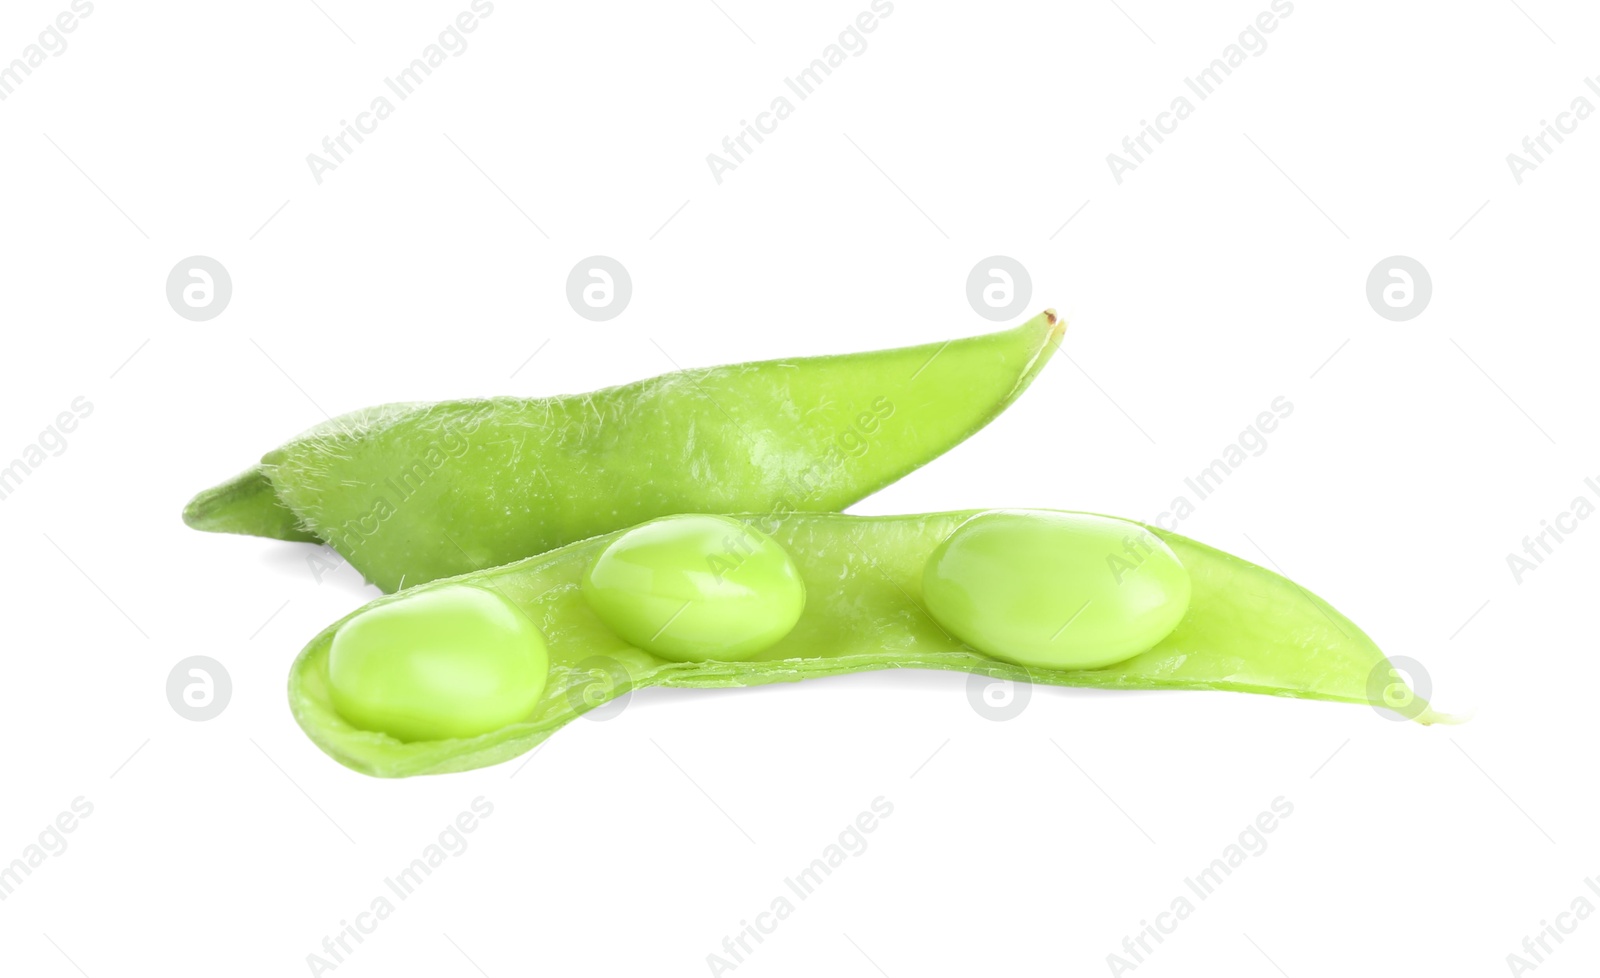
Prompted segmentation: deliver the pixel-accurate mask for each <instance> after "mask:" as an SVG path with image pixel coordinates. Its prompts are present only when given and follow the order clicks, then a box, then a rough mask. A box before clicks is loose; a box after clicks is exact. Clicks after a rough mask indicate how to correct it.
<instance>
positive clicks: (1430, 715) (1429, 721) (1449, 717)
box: [1411, 706, 1478, 727]
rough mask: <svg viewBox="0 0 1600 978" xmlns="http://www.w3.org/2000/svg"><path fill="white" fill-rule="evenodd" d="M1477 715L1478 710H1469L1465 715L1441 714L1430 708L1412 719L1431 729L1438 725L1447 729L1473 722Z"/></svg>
mask: <svg viewBox="0 0 1600 978" xmlns="http://www.w3.org/2000/svg"><path fill="white" fill-rule="evenodd" d="M1477 713H1478V711H1477V710H1468V711H1467V712H1465V713H1440V712H1439V711H1438V710H1435V709H1434V708H1433V707H1431V706H1430V707H1428V708H1426V709H1424V710H1423V711H1422V712H1421V713H1419V714H1417V715H1416V716H1414V717H1412V718H1411V719H1413V720H1415V721H1417V722H1418V723H1420V724H1422V725H1423V726H1425V727H1431V726H1433V725H1434V724H1436V723H1437V724H1440V725H1442V726H1446V727H1454V726H1458V725H1460V724H1463V723H1466V722H1467V721H1468V720H1471V719H1472V718H1473V717H1474V716H1476V715H1477Z"/></svg>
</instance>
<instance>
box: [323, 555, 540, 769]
mask: <svg viewBox="0 0 1600 978" xmlns="http://www.w3.org/2000/svg"><path fill="white" fill-rule="evenodd" d="M549 668H550V657H549V652H548V651H547V650H546V648H545V642H544V636H542V635H540V634H539V629H538V628H536V627H535V626H534V624H533V622H532V621H531V620H529V619H528V617H527V616H526V615H525V614H524V613H523V612H522V610H521V609H520V608H518V607H517V606H516V605H514V604H512V603H511V602H509V601H507V600H506V599H505V598H502V597H500V596H499V595H498V594H495V593H493V592H490V591H486V590H483V589H482V588H477V587H472V586H469V585H464V584H449V585H446V586H443V587H438V588H433V589H431V590H429V591H427V592H424V593H420V594H417V595H416V597H415V599H414V600H408V601H401V602H397V603H394V604H386V605H378V606H375V607H372V608H369V609H366V610H363V611H360V612H357V613H356V614H355V615H354V616H352V617H351V618H350V619H349V620H348V621H347V622H346V624H345V626H344V627H343V628H341V629H340V630H339V634H338V635H335V636H334V637H333V640H332V642H330V643H329V647H328V655H327V691H328V696H329V703H330V705H331V706H332V707H333V709H334V710H335V711H337V713H338V715H339V716H340V717H342V718H343V719H344V720H346V721H348V722H350V723H351V724H352V725H354V726H356V727H359V728H361V729H363V730H372V731H377V732H380V733H382V734H385V735H387V736H390V737H392V738H394V739H395V740H396V741H397V742H410V741H419V740H446V739H450V738H461V737H467V738H470V737H477V736H480V735H482V734H487V733H490V732H492V731H494V730H498V729H500V728H502V727H504V726H506V725H507V724H514V723H516V722H518V721H520V720H523V719H525V718H526V717H527V716H528V715H529V714H530V713H532V712H533V710H534V708H535V707H536V706H537V704H538V702H539V698H540V696H542V695H543V693H544V688H545V681H546V678H547V676H548V674H549Z"/></svg>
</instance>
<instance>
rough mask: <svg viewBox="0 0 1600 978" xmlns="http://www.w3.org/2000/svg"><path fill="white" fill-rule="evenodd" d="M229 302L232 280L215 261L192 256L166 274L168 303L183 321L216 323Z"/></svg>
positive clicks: (226, 271)
mask: <svg viewBox="0 0 1600 978" xmlns="http://www.w3.org/2000/svg"><path fill="white" fill-rule="evenodd" d="M232 298H233V277H232V276H230V275H229V274H228V270H227V269H226V268H223V267H222V262H219V261H217V260H216V259H215V258H207V257H206V256H204V255H191V256H190V257H188V258H185V259H184V260H183V261H180V262H178V263H177V264H176V265H174V266H172V271H171V272H168V273H167V302H168V303H170V304H171V305H172V311H173V312H176V313H177V314H178V315H180V316H182V317H183V318H184V319H188V320H191V321H193V322H197V323H203V322H205V321H206V320H208V319H216V318H217V317H218V316H220V315H222V310H224V309H226V308H228V302H229V300H231V299H232Z"/></svg>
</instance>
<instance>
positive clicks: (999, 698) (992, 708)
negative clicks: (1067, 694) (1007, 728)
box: [967, 667, 1033, 722]
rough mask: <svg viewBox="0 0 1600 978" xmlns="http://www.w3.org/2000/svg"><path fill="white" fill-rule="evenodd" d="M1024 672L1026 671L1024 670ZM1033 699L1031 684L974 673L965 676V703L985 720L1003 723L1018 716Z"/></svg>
mask: <svg viewBox="0 0 1600 978" xmlns="http://www.w3.org/2000/svg"><path fill="white" fill-rule="evenodd" d="M1019 668H1020V667H1019ZM1024 671H1026V670H1024ZM1032 698H1033V684H1032V683H1030V682H1027V681H1022V682H1013V681H1012V680H1010V679H1002V678H1000V677H999V676H991V675H987V674H985V673H982V672H974V673H972V674H971V675H969V676H967V702H968V703H969V704H970V705H971V706H972V712H974V713H976V714H978V716H980V717H983V718H984V719H985V720H994V721H997V722H1003V721H1006V720H1011V719H1014V718H1016V717H1017V716H1019V715H1020V714H1021V713H1022V711H1023V710H1025V709H1027V708H1028V700H1030V699H1032Z"/></svg>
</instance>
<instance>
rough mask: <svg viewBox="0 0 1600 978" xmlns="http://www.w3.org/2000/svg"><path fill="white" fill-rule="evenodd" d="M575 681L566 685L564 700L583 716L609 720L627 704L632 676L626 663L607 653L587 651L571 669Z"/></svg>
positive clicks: (631, 686)
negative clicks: (586, 654) (588, 652)
mask: <svg viewBox="0 0 1600 978" xmlns="http://www.w3.org/2000/svg"><path fill="white" fill-rule="evenodd" d="M573 672H574V673H575V674H576V676H577V677H579V678H578V679H577V682H576V683H574V684H573V685H572V686H570V687H568V688H567V703H568V705H570V706H571V707H572V708H573V709H574V710H578V711H580V712H581V713H582V715H583V718H584V719H585V720H595V721H600V722H604V721H606V720H612V719H615V718H616V717H618V716H620V715H621V714H622V711H623V710H625V709H627V708H628V700H629V698H631V697H632V696H633V679H632V677H630V676H629V675H628V667H627V666H625V665H623V664H622V663H620V662H618V661H617V660H616V659H613V658H611V657H610V656H609V655H591V656H590V657H589V658H587V659H584V660H583V661H582V662H580V663H578V664H577V666H576V667H575V668H574V669H573Z"/></svg>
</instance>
